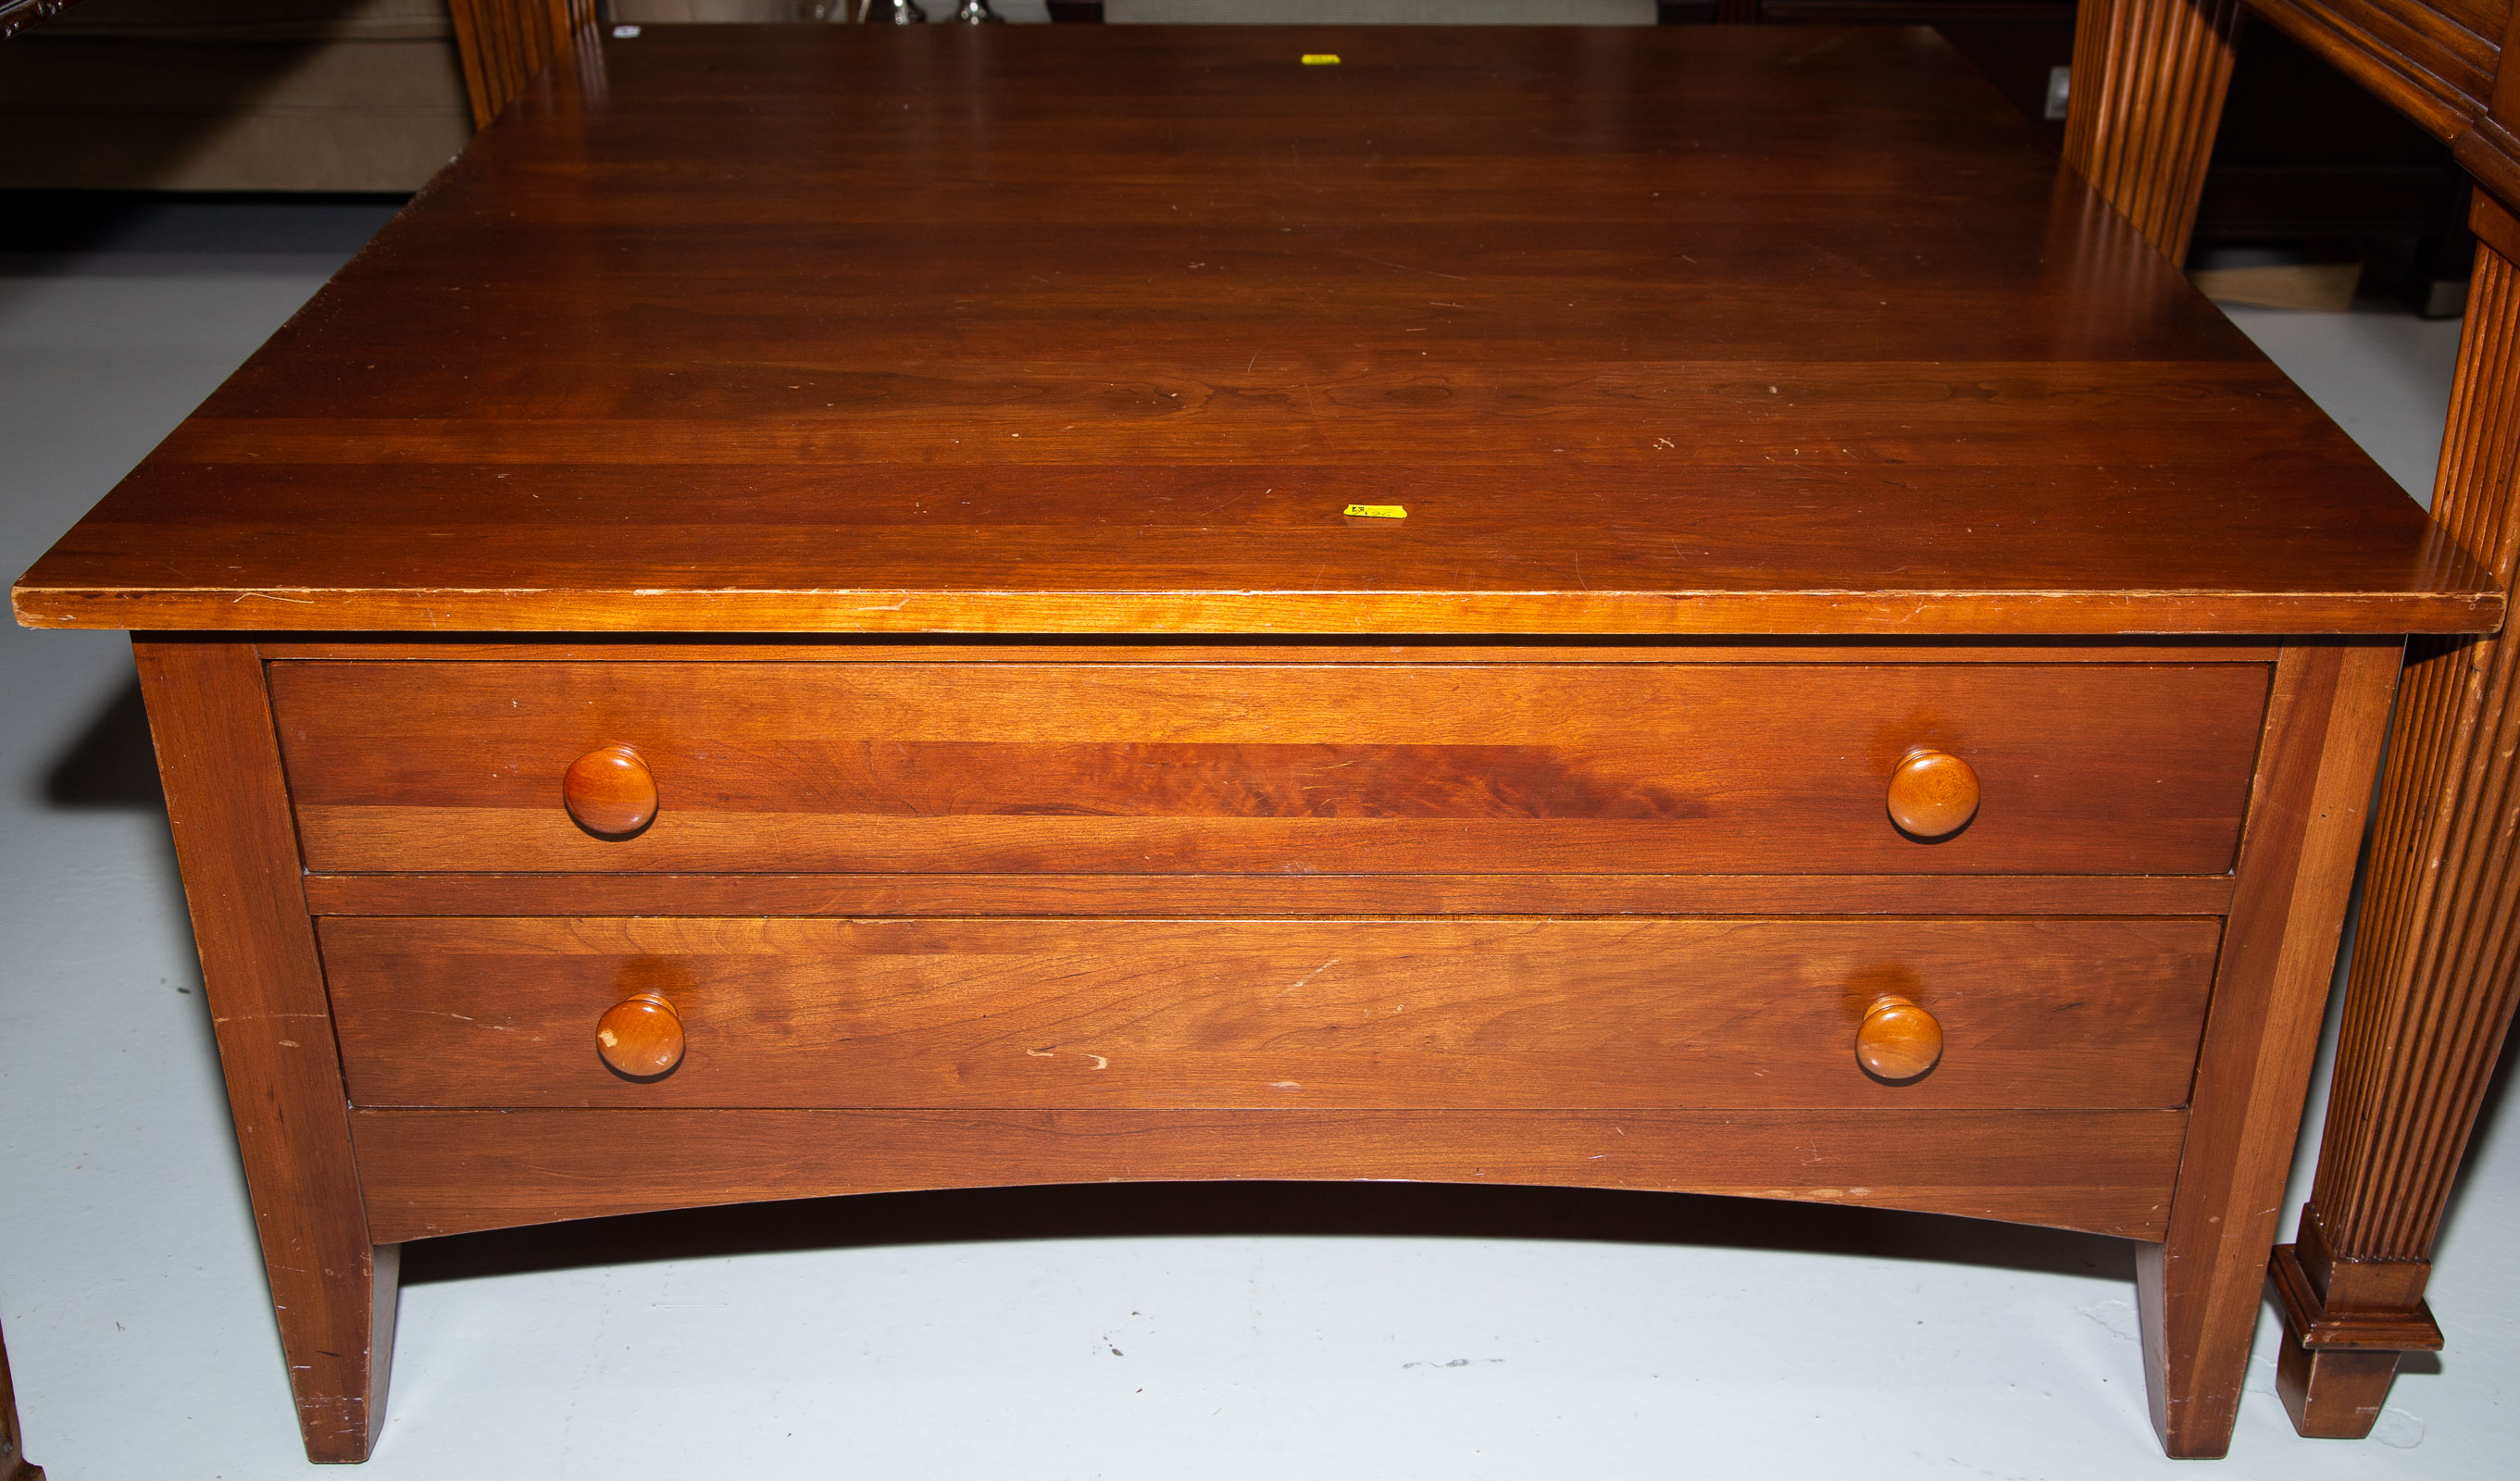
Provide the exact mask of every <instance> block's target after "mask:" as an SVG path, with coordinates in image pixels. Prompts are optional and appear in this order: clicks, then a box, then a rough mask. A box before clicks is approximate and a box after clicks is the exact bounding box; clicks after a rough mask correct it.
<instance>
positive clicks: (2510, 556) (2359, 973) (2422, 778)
mask: <svg viewBox="0 0 2520 1481" xmlns="http://www.w3.org/2000/svg"><path fill="white" fill-rule="evenodd" d="M2474 225H2475V227H2476V232H2477V235H2478V237H2479V238H2480V239H2482V245H2481V246H2480V247H2479V248H2478V251H2477V259H2476V273H2475V278H2474V280H2473V286H2472V287H2471V289H2470V290H2469V295H2468V307H2467V326H2466V328H2465V330H2464V331H2463V332H2462V337H2461V341H2460V345H2459V362H2458V378H2457V380H2456V381H2455V382H2454V384H2453V390H2452V393H2451V412H2450V427H2449V431H2448V434H2447V436H2446V437H2445V439H2444V441H2443V444H2442V467H2441V477H2440V480H2439V482H2438V483H2437V484H2436V486H2435V491H2434V494H2433V501H2434V502H2433V520H2434V523H2435V524H2436V525H2438V526H2439V527H2440V528H2441V529H2442V531H2443V532H2444V533H2445V534H2446V535H2447V536H2449V537H2450V538H2452V539H2454V540H2456V541H2457V542H2458V543H2459V544H2460V545H2461V546H2463V547H2465V548H2466V550H2467V551H2468V553H2469V554H2471V555H2473V556H2475V557H2476V558H2477V559H2478V560H2480V561H2485V562H2486V563H2487V564H2489V565H2490V566H2491V567H2492V568H2493V570H2494V573H2495V575H2496V577H2497V578H2498V579H2499V580H2500V581H2501V583H2502V586H2503V589H2504V591H2506V592H2508V591H2509V590H2510V589H2511V584H2512V575H2513V571H2514V567H2515V565H2520V559H2515V558H2520V488H2515V485H2514V480H2513V472H2514V464H2515V462H2520V267H2515V266H2514V259H2515V258H2520V220H2515V219H2514V217H2513V216H2512V214H2511V212H2510V211H2508V210H2506V209H2504V208H2503V207H2502V206H2500V205H2499V204H2497V203H2496V202H2494V201H2493V199H2492V198H2490V197H2487V196H2485V195H2484V194H2483V193H2481V192H2480V193H2479V195H2478V198H2477V204H2476V211H2475V217H2474ZM2407 657H2408V666H2407V675H2406V680H2405V683H2404V686H2403V687H2402V689H2401V691H2400V693H2399V698H2398V716H2397V723H2396V728H2395V732H2394V734H2393V735H2392V737H2391V741H2390V745H2391V749H2390V754H2389V769H2388V776H2387V779H2386V780H2385V782H2384V783H2383V785H2382V795H2381V801H2380V818H2379V826H2378V831H2377V832H2376V834H2375V835H2374V837H2373V841H2372V845H2371V866H2370V873H2369V877H2368V880H2367V882H2366V884H2365V886H2364V892H2363V927H2362V934H2361V938H2360V941H2359V943H2358V945H2357V946H2356V949H2355V954H2354V966H2353V974H2352V976H2351V978H2350V979H2349V981H2348V984H2347V988H2346V1000H2345V1028H2344V1036H2343V1039H2342V1041H2341V1042H2340V1043H2339V1045H2338V1047H2337V1052H2336V1080H2335V1089H2334V1090H2333V1092H2332V1093H2331V1095H2330V1098H2329V1100H2328V1105H2327V1129H2326V1133H2325V1136H2324V1139H2323V1141H2322V1142H2321V1143H2320V1145H2319V1154H2318V1179H2317V1181H2316V1183H2314V1185H2313V1186H2312V1189H2311V1195H2310V1203H2309V1205H2308V1207H2306V1208H2304V1209H2303V1210H2302V1216H2301V1234H2300V1236H2299V1242H2298V1243H2295V1244H2290V1245H2286V1246H2284V1247H2283V1248H2281V1249H2278V1250H2277V1251H2275V1257H2274V1263H2273V1283H2274V1287H2275V1295H2276V1300H2277V1302H2278V1304H2279V1305H2280V1306H2281V1307H2282V1309H2283V1316H2284V1331H2285V1336H2286V1341H2285V1343H2284V1350H2283V1355H2282V1359H2281V1362H2280V1363H2279V1365H2278V1369H2277V1376H2276V1387H2277V1389H2278V1391H2279V1392H2280V1393H2281V1394H2282V1395H2283V1401H2284V1407H2285V1408H2286V1409H2288V1410H2290V1411H2291V1412H2292V1418H2293V1424H2294V1426H2295V1427H2296V1428H2298V1429H2299V1430H2300V1431H2301V1432H2302V1433H2303V1434H2305V1435H2317V1436H2324V1437H2330V1438H2337V1439H2359V1438H2361V1437H2363V1436H2364V1435H2367V1434H2369V1433H2370V1432H2371V1425H2372V1423H2373V1421H2375V1420H2376V1419H2378V1418H2379V1416H2380V1406H2381V1404H2382V1402H2383V1401H2384V1400H2386V1399H2387V1397H2388V1393H2389V1384H2390V1381H2391V1379H2392V1378H2394V1377H2395V1376H2396V1373H2397V1367H2398V1355H2399V1354H2400V1353H2402V1352H2409V1351H2422V1350H2426V1349H2431V1348H2438V1347H2440V1346H2441V1345H2442V1338H2441V1331H2440V1329H2439V1328H2438V1327H2436V1326H2435V1325H2434V1324H2433V1320H2432V1314H2431V1312H2430V1311H2429V1310H2427V1309H2426V1307H2425V1305H2424V1301H2423V1292H2424V1282H2425V1280H2426V1279H2427V1278H2428V1277H2429V1276H2430V1275H2431V1273H2432V1250H2433V1241H2434V1238H2435V1236H2436V1235H2437V1234H2439V1233H2440V1229H2441V1218H2442V1209H2443V1206H2444V1204H2445V1203H2446V1202H2447V1201H2448V1199H2449V1197H2450V1189H2451V1183H2452V1180H2453V1178H2454V1177H2455V1176H2456V1175H2457V1172H2458V1164H2459V1158H2460V1155H2461V1153H2462V1152H2463V1151H2464V1150H2465V1148H2466V1145H2467V1138H2468V1132H2469V1130H2470V1129H2471V1127H2472V1126H2473V1125H2474V1123H2475V1120H2476V1113H2477V1107H2478V1105H2479V1103H2480V1102H2481V1101H2482V1100H2483V1098H2484V1095H2485V1086H2486V1081H2487V1080H2488V1078H2489V1077H2490V1076H2491V1075H2492V1074H2493V1072H2494V1064H2495V1059H2496V1057H2497V1055H2498V1053H2499V1052H2500V1049H2501V1045H2502V1037H2503V1034H2504V1032H2505V1030H2507V1029H2508V1028H2509V1026H2510V1023H2511V1013H2512V1007H2513V1004H2514V1002H2515V1000H2520V847H2515V843H2516V842H2520V641H2515V639H2514V636H2513V634H2512V633H2511V631H2510V629H2509V628H2508V627H2506V628H2505V629H2504V630H2503V632H2502V633H2501V634H2500V635H2498V636H2496V637H2488V638H2455V639H2420V640H2418V641H2417V642H2416V643H2415V644H2413V645H2411V646H2410V647H2409V649H2408V655H2407Z"/></svg>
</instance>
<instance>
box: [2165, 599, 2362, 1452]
mask: <svg viewBox="0 0 2520 1481" xmlns="http://www.w3.org/2000/svg"><path fill="white" fill-rule="evenodd" d="M2399 656H2400V649H2399V646H2398V645H2397V644H2395V643H2384V642H2374V641H2371V640H2367V639H2360V640H2358V639H2344V640H2312V641H2307V642H2294V643H2287V644H2286V645H2285V646H2284V650H2283V655H2282V657H2281V658H2280V659H2279V660H2278V661H2277V663H2276V665H2275V678H2274V687H2273V693H2272V695H2271V696H2269V704H2268V712H2267V732H2266V742H2265V744H2264V745H2263V746H2262V747H2261V748H2260V751H2259V755H2258V771H2257V776H2256V779H2255V781H2254V782H2253V784H2252V785H2251V789H2250V802H2249V819H2248V826H2247V830H2246V831H2245V833H2244V835H2243V837H2242V839H2241V843H2240V870H2239V880H2238V887H2237V890H2236V891H2235V893H2234V895H2233V897H2232V901H2231V915H2230V919H2229V922H2228V925H2227V926H2226V927H2225V930H2224V936H2223V954H2222V960H2221V962H2220V964H2219V965H2218V966H2217V967H2216V970H2215V975H2214V1004H2213V1009H2212V1010H2211V1012H2210V1013H2209V1014H2208V1016H2207V1018H2206V1024H2205V1042H2204V1046H2203V1049H2202V1050H2201V1052H2200V1054H2199V1055H2198V1058H2197V1066H2196V1083H2195V1088H2194V1090H2193V1092H2192V1093H2191V1095H2190V1098H2189V1111H2188V1123H2187V1127H2188V1129H2187V1140H2186V1144H2185V1145H2184V1146H2183V1148H2182V1149H2181V1152H2180V1159H2179V1182H2178V1186H2177V1188H2176V1189H2175V1190H2174V1191H2173V1193H2172V1195H2171V1204H2170V1229H2169V1233H2168V1234H2167V1236H2166V1237H2165V1238H2164V1240H2163V1241H2162V1242H2161V1243H2159V1244H2149V1245H2145V1246H2143V1247H2142V1248H2141V1249H2140V1250H2139V1251H2138V1258H2137V1263H2136V1275H2137V1280H2136V1291H2137V1301H2138V1310H2139V1312H2140V1313H2141V1316H2142V1328H2143V1352H2144V1384H2145V1388H2146V1390H2147V1392H2148V1393H2149V1395H2150V1397H2151V1401H2152V1419H2153V1426H2154V1428H2155V1429H2157V1430H2158V1431H2159V1432H2160V1434H2161V1443H2162V1448H2163V1449H2165V1450H2166V1451H2168V1452H2169V1453H2170V1454H2171V1455H2172V1456H2175V1457H2206V1456H2219V1455H2221V1454H2223V1452H2224V1451H2225V1450H2227V1449H2228V1448H2229V1446H2230V1443H2231V1423H2232V1420H2233V1419H2234V1418H2235V1417H2237V1415H2238V1413H2239V1403H2240V1384H2241V1380H2242V1379H2243V1378H2244V1377H2245V1376H2246V1374H2247V1369H2248V1363H2249V1339H2250V1336H2251V1335H2252V1333H2253V1331H2254V1330H2255V1328H2256V1325H2257V1314H2258V1300H2259V1293H2260V1291H2261V1289H2262V1288H2263V1286H2264V1283H2265V1273H2266V1264H2267V1250H2268V1248H2269V1246H2271V1245H2272V1244H2273V1242H2274V1233H2275V1205H2276V1202H2277V1201H2278V1200H2279V1199H2280V1198H2281V1197H2282V1196H2283V1182H2284V1174H2285V1171H2286V1169H2287V1168H2288V1167H2289V1166H2290V1164H2291V1161H2292V1148H2293V1142H2294V1139H2295V1136H2296V1135H2297V1133H2298V1132H2299V1130H2300V1127H2301V1105H2302V1099H2303V1097H2304V1096H2305V1095H2306V1094H2308V1091H2309V1088H2310V1065H2311V1059H2312V1057H2313V1055H2315V1054H2316V1053H2317V1050H2318V1025H2319V1019H2320V1018H2321V1016H2323V1014H2324V1010H2325V1008H2326V1003H2327V987H2328V982H2329V979H2330V978H2331V977H2332V976H2333V975H2334V972H2335V965H2336V940H2337V935H2338V933H2339V930H2340V929H2341V927H2342V925H2343V921H2344V915H2345V899H2346V895H2347V894H2348V892H2349V891H2350V890H2351V889H2352V887H2353V882H2354V857H2355V854H2356V852H2357V850H2358V849H2359V848H2360V846H2361V844H2362V839H2363V814H2364V812H2365V811H2366V809H2367V806H2368V802H2369V798H2370V792H2371V776H2372V773H2373V771H2374V770H2375V769H2376V768H2377V766H2378V765H2379V758H2380V740H2381V737H2382V735H2383V734H2384V732H2385V730H2386V727H2387V720H2388V713H2389V695H2390V691H2391V688H2392V687H2393V686H2394V684H2395V683H2396V680H2397V675H2398V663H2399Z"/></svg>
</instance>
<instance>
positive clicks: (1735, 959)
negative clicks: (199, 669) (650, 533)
mask: <svg viewBox="0 0 2520 1481" xmlns="http://www.w3.org/2000/svg"><path fill="white" fill-rule="evenodd" d="M2220 935H2221V930H2220V927H2219V924H2218V923H2217V922H2215V921H2212V920H2085V919H2078V918H2061V919H2059V918H2042V919H2034V920H1974V919H1945V920H1925V921H1913V920H1832V919H1814V918H1800V919H1786V920H1734V919H1717V920H1166V921H1142V920H531V919H522V920H519V919H504V920H467V919H461V918H455V919H430V920H352V919H340V920H326V921H325V922H323V928H322V940H323V947H324V958H325V963H326V965H327V968H328V971H329V973H330V982H331V985H332V992H333V1002H334V1010H335V1015H336V1017H335V1021H336V1025H337V1032H338V1034H339V1036H340V1042H341V1051H342V1055H343V1057H344V1060H345V1062H346V1063H347V1065H348V1066H349V1085H350V1099H351V1100H353V1101H354V1102H356V1103H358V1104H362V1105H372V1106H387V1105H439V1106H445V1105H614V1106H667V1105H674V1106H718V1107H726V1106H773V1107H776V1106H847V1107H872V1106H900V1107H917V1106H975V1107H982V1106H1008V1105H1020V1106H1098V1105H1099V1106H1137V1107H1148V1108H1155V1107H1164V1106H1192V1107H1230V1106H1255V1107H1257V1106H1315V1107H1324V1106H1330V1107H1373V1106H1379V1107H1393V1108H1412V1107H1414V1108H1441V1107H1519V1108H1532V1109H1557V1108H1610V1107H1638V1108H1666V1109H1668V1108H1678V1107H1708V1106H1758V1107H1788V1106H1848V1107H1854V1106H1865V1107H1879V1108H1885V1109H1886V1108H1913V1109H1922V1108H1928V1107H1949V1106H1968V1107H1997V1106H2015V1105H2028V1106H2069V1105H2087V1106H2112V1107H2157V1106H2179V1105H2183V1104H2185V1103H2186V1099H2187V1086H2188V1081H2189V1078H2190V1076H2191V1075H2192V1073H2193V1068H2194V1060H2195V1054H2196V1041H2197V1034H2198V1032H2199V1030H2200V1028H2201V1026H2202V1024H2203V1021H2204V1013H2205V992H2206V988H2207V985H2208V984H2209V982H2210V981H2211V980H2212V977H2213V971H2214V957H2215V948H2216V946H2217V944H2218V942H2219V939H2220ZM642 994H653V995H656V996H660V997H661V998H663V999H664V1000H665V1001H666V1002H667V1003H669V1004H670V1005H671V1006H672V1011H673V1012H674V1013H675V1014H677V1015H679V1018H680V1025H679V1028H680V1032H681V1034H682V1035H683V1036H684V1037H685V1038H687V1040H688V1043H689V1050H688V1052H686V1053H684V1054H683V1056H682V1063H681V1065H680V1066H679V1067H678V1068H676V1069H675V1070H674V1072H673V1073H672V1074H671V1075H670V1076H667V1077H665V1078H663V1079H660V1080H656V1081H654V1082H653V1083H644V1084H634V1083H630V1082H626V1081H623V1080H621V1079H620V1078H618V1077H617V1076H614V1075H613V1074H611V1073H610V1072H609V1071H607V1069H606V1068H605V1067H604V1065H603V1064H602V1063H601V1062H599V1060H598V1057H597V1055H596V1051H595V1024H596V1020H597V1019H598V1018H599V1017H601V1016H603V1015H604V1014H605V1013H606V1012H607V1010H610V1009H611V1008H612V1007H613V1006H614V1005H615V1004H616V1003H619V1002H621V1001H623V1000H625V999H628V998H631V997H633V996H636V995H642ZM1891 994H1895V995H1898V996H1900V997H1902V998H1905V999H1909V1000H1913V1002H1914V1003H1915V1004H1917V1005H1920V1006H1922V1007H1923V1008H1924V1009H1925V1010H1928V1011H1930V1012H1931V1013H1932V1014H1933V1015H1934V1016H1935V1017H1937V1018H1939V1019H1940V1020H1941V1022H1942V1024H1943V1038H1944V1043H1945V1044H1946V1045H1947V1046H1948V1048H1947V1050H1946V1052H1945V1055H1944V1061H1943V1063H1942V1065H1941V1067H1940V1068H1938V1069H1937V1070H1935V1072H1934V1073H1933V1074H1932V1075H1931V1076H1930V1077H1928V1078H1926V1079H1924V1080H1921V1081H1919V1082H1917V1083H1915V1084H1913V1085H1906V1086H1897V1087H1890V1086H1884V1085H1882V1084H1880V1083H1878V1082H1877V1081H1874V1080H1873V1079H1871V1078H1869V1077H1868V1076H1867V1075H1866V1074H1865V1073H1864V1071H1863V1069H1862V1068H1861V1067H1860V1066H1859V1064H1858V1060H1857V1031H1858V1028H1859V1026H1861V1025H1862V1024H1863V1023H1864V1022H1865V1018H1866V1014H1867V1013H1868V1011H1869V1010H1871V1009H1872V1008H1873V1007H1874V1006H1875V1004H1876V1003H1877V1002H1878V1001H1879V1000H1880V999H1881V998H1882V997H1884V996H1885V995H1891ZM1911 1073H1913V1071H1911Z"/></svg>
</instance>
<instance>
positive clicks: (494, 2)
mask: <svg viewBox="0 0 2520 1481" xmlns="http://www.w3.org/2000/svg"><path fill="white" fill-rule="evenodd" d="M446 10H447V14H448V16H449V17H450V18H451V19H452V20H453V21H454V22H455V49H456V50H457V51H458V52H460V53H462V54H463V58H464V90H465V92H467V93H468V94H470V95H471V97H472V126H473V127H475V128H487V127H489V126H490V120H491V119H493V118H496V117H497V116H499V111H500V110H501V109H503V108H506V107H507V106H508V100H510V99H512V98H514V97H516V96H517V94H518V93H520V92H523V91H524V89H525V84H526V83H528V82H531V81H533V80H534V75H535V74H536V73H537V72H540V71H541V70H542V69H543V68H544V67H549V66H550V65H551V63H552V60H553V59H554V58H556V57H563V56H566V55H568V53H569V51H570V49H571V48H572V47H573V46H574V44H575V42H576V38H577V35H578V32H580V31H582V30H585V29H588V28H590V27H592V26H593V25H594V24H595V0H447V6H446Z"/></svg>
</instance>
